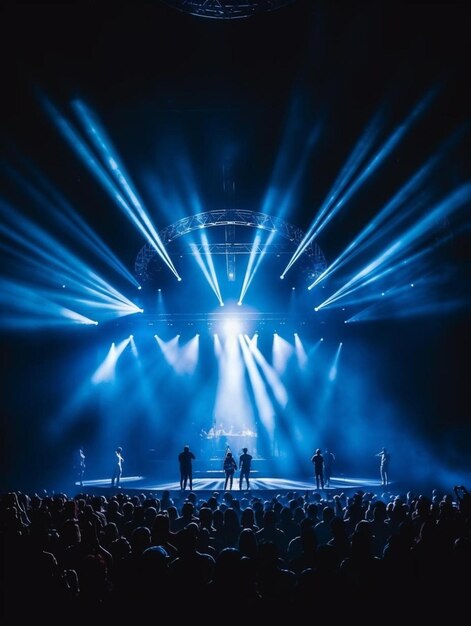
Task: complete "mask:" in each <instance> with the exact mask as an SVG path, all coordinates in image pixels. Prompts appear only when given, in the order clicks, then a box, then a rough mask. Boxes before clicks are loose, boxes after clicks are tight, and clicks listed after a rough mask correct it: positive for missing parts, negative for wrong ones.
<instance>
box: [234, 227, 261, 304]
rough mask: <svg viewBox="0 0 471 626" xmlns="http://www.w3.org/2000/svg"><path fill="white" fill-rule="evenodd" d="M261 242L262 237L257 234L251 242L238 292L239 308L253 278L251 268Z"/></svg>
mask: <svg viewBox="0 0 471 626" xmlns="http://www.w3.org/2000/svg"><path fill="white" fill-rule="evenodd" d="M261 240H262V237H261V235H260V233H257V234H256V235H255V238H254V240H253V244H252V249H251V251H250V256H249V260H248V263H247V269H246V270H245V276H244V281H243V283H242V289H241V290H240V296H239V300H238V302H237V304H238V305H239V306H240V305H241V304H242V302H243V300H244V296H245V292H246V291H247V289H248V288H249V285H250V283H251V282H252V279H253V277H254V276H255V273H252V267H253V264H254V262H255V257H256V254H257V250H258V246H259V245H260V241H261Z"/></svg>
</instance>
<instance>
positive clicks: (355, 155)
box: [281, 114, 380, 278]
mask: <svg viewBox="0 0 471 626" xmlns="http://www.w3.org/2000/svg"><path fill="white" fill-rule="evenodd" d="M379 123H380V115H379V114H377V115H376V116H375V117H374V119H373V120H372V121H371V122H370V124H369V126H368V128H367V129H366V130H365V132H364V133H363V135H362V136H361V138H360V140H359V141H358V142H357V145H356V146H355V148H354V149H353V152H352V153H351V154H350V156H349V158H348V160H347V162H346V163H345V165H344V166H343V168H342V171H341V172H340V174H339V176H337V179H336V180H335V182H334V184H333V186H332V187H331V189H330V191H329V193H328V194H327V197H326V199H325V200H324V203H323V204H322V206H321V208H320V209H319V211H318V214H317V216H316V218H315V219H314V221H313V223H312V224H311V226H310V227H309V230H308V231H307V233H306V234H305V236H304V237H303V239H302V241H301V243H300V244H299V246H298V249H297V250H296V251H295V253H294V255H293V257H292V261H293V263H294V262H295V261H296V259H297V257H298V256H299V255H301V254H302V253H303V252H304V250H305V249H306V247H307V246H308V245H309V238H310V236H311V234H312V232H313V231H314V229H315V228H316V226H317V225H318V223H319V222H320V221H321V219H322V218H323V217H324V215H325V214H326V213H327V211H328V210H329V208H330V207H331V206H332V205H333V204H334V203H335V202H336V201H337V199H338V198H339V196H340V194H341V193H342V191H343V190H344V189H345V187H346V186H347V185H348V183H349V182H350V181H351V179H352V178H353V176H354V175H355V173H356V172H357V171H358V169H359V168H360V166H361V164H362V162H363V161H364V159H365V157H366V155H367V154H368V152H369V150H371V148H372V146H373V143H374V141H375V139H376V137H377V135H378V131H379ZM295 255H296V258H295ZM288 269H289V267H288V266H287V267H286V268H285V270H284V271H283V273H282V275H281V276H282V277H283V278H284V276H285V274H286V272H287V271H288Z"/></svg>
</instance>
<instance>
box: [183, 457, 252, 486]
mask: <svg viewBox="0 0 471 626" xmlns="http://www.w3.org/2000/svg"><path fill="white" fill-rule="evenodd" d="M252 458H253V457H252V455H251V454H249V453H248V448H242V454H241V455H240V456H239V464H238V465H237V461H236V460H235V458H234V456H233V454H232V452H231V451H230V449H229V448H228V449H227V450H226V454H225V456H224V460H223V465H222V469H223V471H224V474H225V481H224V490H225V491H227V489H229V491H230V490H231V489H232V485H233V482H234V474H235V472H236V471H237V469H239V470H240V474H239V489H240V490H242V484H243V481H244V478H245V484H246V488H247V489H250V470H251V468H252ZM194 460H195V455H194V454H193V452H191V450H190V446H185V447H184V448H183V452H180V454H179V455H178V461H179V464H180V489H182V490H185V489H186V487H187V485H188V486H189V487H190V491H193V461H194Z"/></svg>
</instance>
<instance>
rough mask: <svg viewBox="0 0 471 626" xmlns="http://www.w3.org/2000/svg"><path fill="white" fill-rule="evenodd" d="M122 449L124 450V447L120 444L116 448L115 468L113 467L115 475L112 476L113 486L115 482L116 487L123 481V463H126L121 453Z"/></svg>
mask: <svg viewBox="0 0 471 626" xmlns="http://www.w3.org/2000/svg"><path fill="white" fill-rule="evenodd" d="M122 451H123V448H121V446H119V447H118V448H116V450H115V462H114V469H113V475H112V477H111V486H112V487H114V486H115V484H116V487H119V484H120V482H121V476H122V474H123V463H124V458H123V455H122V454H121V453H122Z"/></svg>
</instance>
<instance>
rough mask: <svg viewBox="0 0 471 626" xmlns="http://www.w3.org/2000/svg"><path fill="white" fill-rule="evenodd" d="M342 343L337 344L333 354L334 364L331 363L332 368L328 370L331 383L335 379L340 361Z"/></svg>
mask: <svg viewBox="0 0 471 626" xmlns="http://www.w3.org/2000/svg"><path fill="white" fill-rule="evenodd" d="M342 345H343V344H342V342H340V343H339V347H338V348H337V352H336V353H335V358H334V362H333V363H332V367H331V368H330V370H329V380H330V382H333V381H334V380H335V379H336V378H337V373H338V364H339V359H340V352H341V351H342Z"/></svg>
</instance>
